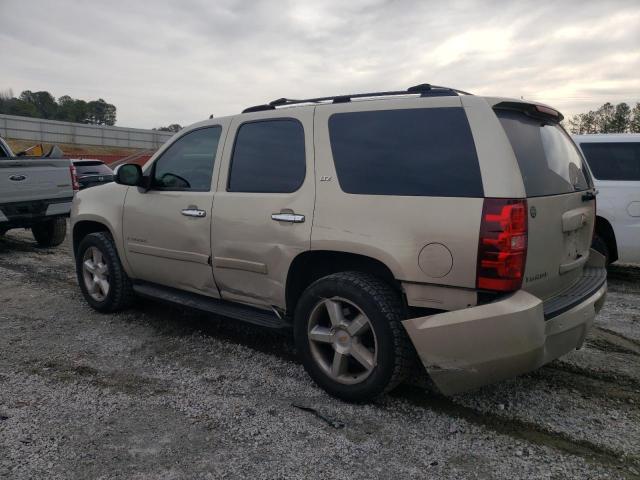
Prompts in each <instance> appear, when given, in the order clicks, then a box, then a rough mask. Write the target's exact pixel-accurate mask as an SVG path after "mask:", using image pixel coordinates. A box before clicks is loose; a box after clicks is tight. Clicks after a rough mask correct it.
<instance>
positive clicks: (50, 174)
mask: <svg viewBox="0 0 640 480" xmlns="http://www.w3.org/2000/svg"><path fill="white" fill-rule="evenodd" d="M69 166H70V161H69V160H67V159H49V158H35V159H19V158H15V159H8V160H0V204H7V203H17V202H26V201H32V200H53V199H57V198H69V197H72V196H73V187H72V184H71V171H70V169H69Z"/></svg>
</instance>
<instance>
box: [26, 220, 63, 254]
mask: <svg viewBox="0 0 640 480" xmlns="http://www.w3.org/2000/svg"><path fill="white" fill-rule="evenodd" d="M31 233H32V234H33V238H35V240H36V242H38V245H39V246H40V247H57V246H58V245H60V244H61V243H62V242H64V238H65V237H66V235H67V219H66V218H64V217H57V218H52V219H51V220H46V221H44V222H40V223H37V224H35V225H34V226H33V227H31Z"/></svg>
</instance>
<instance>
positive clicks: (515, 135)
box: [496, 110, 590, 197]
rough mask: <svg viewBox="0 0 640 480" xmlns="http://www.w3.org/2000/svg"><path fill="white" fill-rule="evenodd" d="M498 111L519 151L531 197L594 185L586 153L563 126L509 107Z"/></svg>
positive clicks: (501, 121)
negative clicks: (590, 180)
mask: <svg viewBox="0 0 640 480" xmlns="http://www.w3.org/2000/svg"><path fill="white" fill-rule="evenodd" d="M496 114H497V115H498V118H499V119H500V123H502V127H503V128H504V131H505V132H506V133H507V137H509V141H510V142H511V146H512V147H513V151H514V153H515V154H516V158H517V160H518V165H519V166H520V172H521V173H522V179H523V181H524V188H525V190H526V192H527V196H528V197H541V196H544V195H558V194H562V193H572V192H577V191H580V190H586V189H588V188H590V182H589V177H588V175H589V174H588V173H587V172H586V170H585V169H584V168H583V165H582V161H583V160H582V156H581V155H580V153H579V152H578V149H577V148H576V146H575V145H574V143H573V142H572V141H571V139H570V138H569V135H567V133H566V132H565V131H564V130H563V129H562V127H560V126H559V125H557V124H553V123H545V122H544V121H541V120H536V119H533V118H530V117H527V116H526V115H524V114H522V113H519V112H513V111H509V110H497V111H496Z"/></svg>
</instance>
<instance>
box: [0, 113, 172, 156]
mask: <svg viewBox="0 0 640 480" xmlns="http://www.w3.org/2000/svg"><path fill="white" fill-rule="evenodd" d="M0 136H2V137H4V138H12V139H16V140H33V141H36V142H42V143H71V144H78V145H103V146H106V147H128V148H143V149H154V150H155V149H158V148H159V147H160V146H161V145H162V144H163V143H164V142H166V141H167V140H168V139H169V138H171V137H172V136H173V133H171V132H159V131H157V130H143V129H141V128H123V127H107V126H103V125H87V124H84V123H71V122H58V121H57V120H44V119H42V118H30V117H16V116H13V115H2V114H0Z"/></svg>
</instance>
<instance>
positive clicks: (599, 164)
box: [580, 142, 640, 180]
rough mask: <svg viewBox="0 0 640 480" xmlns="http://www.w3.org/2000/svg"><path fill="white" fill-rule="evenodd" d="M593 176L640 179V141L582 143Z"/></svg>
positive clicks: (607, 178) (606, 178)
mask: <svg viewBox="0 0 640 480" xmlns="http://www.w3.org/2000/svg"><path fill="white" fill-rule="evenodd" d="M580 146H581V147H582V151H583V152H584V156H585V157H586V159H587V163H589V166H590V167H591V171H592V172H593V176H594V177H595V178H597V179H599V180H640V143H626V142H625V143H582V144H581V145H580Z"/></svg>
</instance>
